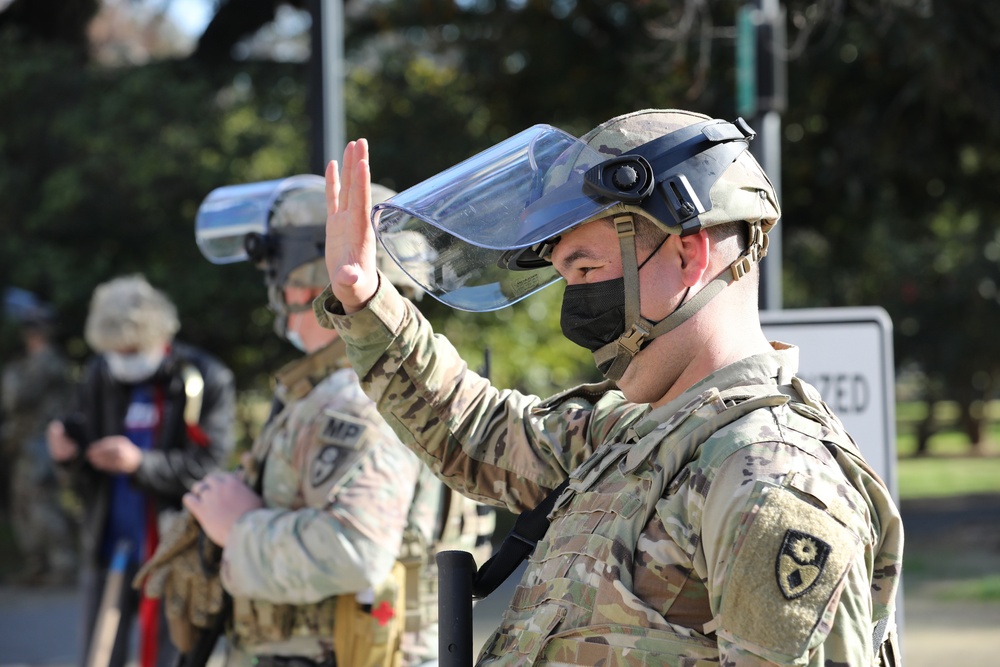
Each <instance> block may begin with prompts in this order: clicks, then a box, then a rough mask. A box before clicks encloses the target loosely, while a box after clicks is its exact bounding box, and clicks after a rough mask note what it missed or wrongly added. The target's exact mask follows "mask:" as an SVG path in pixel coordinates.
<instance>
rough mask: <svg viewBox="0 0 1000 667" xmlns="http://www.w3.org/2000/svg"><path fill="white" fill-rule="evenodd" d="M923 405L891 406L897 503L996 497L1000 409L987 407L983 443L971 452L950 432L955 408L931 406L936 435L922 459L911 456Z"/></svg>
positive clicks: (961, 436) (924, 411)
mask: <svg viewBox="0 0 1000 667" xmlns="http://www.w3.org/2000/svg"><path fill="white" fill-rule="evenodd" d="M927 409H928V408H927V406H926V404H924V403H916V402H914V403H898V404H897V405H896V432H897V434H898V435H897V437H896V451H897V456H898V458H897V463H896V472H897V474H898V477H899V496H900V498H901V499H904V500H906V499H915V498H941V497H947V496H956V495H966V494H974V493H1000V404H997V402H992V403H990V404H989V406H987V408H986V409H987V412H986V415H987V417H988V418H989V419H990V422H989V424H988V425H987V426H986V428H985V429H984V431H985V434H986V442H985V443H984V444H983V446H982V447H981V450H980V451H979V452H973V450H972V447H971V445H970V443H969V439H968V437H966V435H965V434H964V433H962V432H960V431H958V430H957V429H956V428H955V420H956V417H957V412H958V410H957V406H956V405H955V404H954V403H951V402H947V401H943V402H941V403H938V404H936V405H935V406H934V408H933V409H934V413H935V418H936V419H937V420H938V422H939V423H940V429H939V430H938V431H937V432H936V433H935V434H934V435H932V436H931V437H930V439H929V440H928V446H927V453H928V455H927V456H919V457H918V456H914V452H915V451H916V446H917V439H916V436H915V435H914V434H915V432H916V425H917V423H918V422H919V421H920V420H921V419H923V418H924V416H925V415H926V414H927Z"/></svg>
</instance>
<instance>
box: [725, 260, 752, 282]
mask: <svg viewBox="0 0 1000 667" xmlns="http://www.w3.org/2000/svg"><path fill="white" fill-rule="evenodd" d="M752 266H753V262H751V261H750V258H749V257H748V256H746V255H743V256H742V257H740V258H739V259H738V260H736V261H735V262H733V264H732V266H731V267H730V268H731V269H732V271H733V282H736V281H737V280H739V279H740V278H742V277H743V276H745V275H746V274H747V273H749V272H750V267H752Z"/></svg>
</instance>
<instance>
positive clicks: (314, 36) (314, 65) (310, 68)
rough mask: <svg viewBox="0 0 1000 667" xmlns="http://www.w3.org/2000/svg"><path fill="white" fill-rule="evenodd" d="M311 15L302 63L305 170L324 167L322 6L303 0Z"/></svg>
mask: <svg viewBox="0 0 1000 667" xmlns="http://www.w3.org/2000/svg"><path fill="white" fill-rule="evenodd" d="M306 7H308V8H309V15H310V16H311V17H312V25H311V26H310V28H309V62H308V64H307V65H306V81H307V86H306V90H307V93H306V110H307V115H308V116H309V173H311V174H323V173H324V172H325V171H326V151H325V135H324V124H323V119H324V113H325V109H324V106H323V13H322V12H323V8H322V4H321V2H320V0H307V2H306Z"/></svg>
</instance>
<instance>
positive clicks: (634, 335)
mask: <svg viewBox="0 0 1000 667" xmlns="http://www.w3.org/2000/svg"><path fill="white" fill-rule="evenodd" d="M648 336H649V329H647V328H646V327H644V326H643V325H642V323H640V322H636V323H635V324H633V325H632V328H631V329H630V330H629V332H628V333H625V334H622V336H621V338H619V339H618V345H619V346H621V347H623V348H625V349H626V350H628V351H629V353H630V354H631V355H632V356H633V357H634V356H635V355H637V354H639V350H640V349H642V342H643V341H644V340H646V338H647V337H648Z"/></svg>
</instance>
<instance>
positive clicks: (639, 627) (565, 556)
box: [480, 379, 901, 667]
mask: <svg viewBox="0 0 1000 667" xmlns="http://www.w3.org/2000/svg"><path fill="white" fill-rule="evenodd" d="M792 382H793V385H794V389H793V388H792V387H789V386H785V387H778V386H776V385H764V386H757V387H737V388H733V389H730V390H727V391H725V392H722V393H720V392H719V391H718V390H716V389H711V390H708V391H706V392H704V393H703V394H701V395H700V396H698V397H697V398H696V399H695V400H694V401H692V402H691V403H689V404H688V405H687V406H685V407H684V408H682V409H681V410H679V411H678V412H676V413H675V414H673V415H672V416H671V417H670V418H669V419H668V420H667V421H665V422H663V423H660V424H655V423H651V422H646V423H640V424H639V425H638V426H639V427H640V428H642V429H643V430H644V432H637V431H636V430H635V429H629V432H628V435H627V437H626V438H625V440H624V441H622V442H610V443H606V444H605V445H603V446H602V447H601V448H600V449H598V451H596V452H595V453H594V455H593V456H592V457H591V458H590V459H588V461H587V462H585V463H584V464H582V465H581V466H580V467H579V468H578V469H577V470H575V471H573V473H572V475H571V478H570V483H569V488H568V489H567V490H566V491H565V492H564V493H563V494H562V495H561V496H560V497H559V499H558V500H557V502H556V505H555V509H554V510H553V512H552V513H551V514H550V520H551V523H550V527H549V530H548V532H547V533H546V536H545V538H544V539H543V540H542V541H540V542H539V543H538V545H537V546H536V548H535V550H534V553H533V554H532V556H531V559H530V563H529V569H528V572H527V573H526V575H525V577H524V579H523V582H527V583H529V584H530V583H531V582H537V583H535V584H534V585H527V586H526V585H524V584H523V583H522V585H519V586H518V587H517V589H516V591H515V593H514V595H513V598H512V600H511V604H510V608H509V609H508V611H507V613H506V615H505V617H504V620H503V622H502V624H501V627H500V629H498V630H497V632H496V633H495V634H494V636H493V637H492V638H491V640H490V641H489V642H487V644H486V646H485V647H484V649H483V652H482V654H481V655H480V664H488V665H491V666H493V665H523V664H545V663H552V664H560V665H597V664H604V665H653V664H656V665H671V666H673V665H685V666H686V667H709V666H711V667H717V666H718V660H719V652H718V646H717V643H716V641H715V640H714V638H712V637H711V634H712V632H713V631H714V630H715V628H714V627H713V626H714V625H716V623H715V622H714V621H711V622H709V623H708V624H707V625H708V626H709V627H705V628H702V632H698V631H696V630H692V629H691V628H688V627H682V626H678V625H673V624H671V623H669V622H667V621H665V619H664V617H663V616H662V615H661V614H660V612H659V611H657V610H655V609H652V608H650V607H649V606H648V605H647V604H646V603H645V602H644V601H643V600H641V599H640V598H639V597H637V596H636V595H635V594H634V593H633V590H634V585H633V584H634V581H633V578H632V573H633V567H638V566H639V564H636V563H633V555H634V553H635V546H636V545H637V544H638V541H639V538H640V534H641V532H642V531H643V529H644V528H645V527H646V526H647V524H649V522H650V520H651V518H652V516H653V513H654V512H655V511H656V506H657V504H658V503H659V502H661V499H663V498H664V492H665V491H666V490H667V489H668V486H671V483H672V482H674V481H675V478H677V477H678V475H679V474H685V472H686V467H687V466H688V464H689V463H691V462H692V461H694V460H696V459H699V458H702V459H704V458H706V457H707V458H708V459H710V461H709V464H716V463H721V462H722V461H723V460H724V459H725V458H727V457H728V456H730V455H732V454H733V453H734V452H736V451H738V450H739V449H741V448H742V447H745V446H747V445H751V444H753V443H754V442H757V441H759V440H760V438H759V437H758V436H757V434H759V433H762V432H766V429H767V428H773V425H774V423H775V422H774V420H775V416H779V418H780V419H783V420H786V421H788V422H811V423H812V424H813V427H815V425H816V422H817V421H823V422H825V423H827V424H833V423H834V422H835V421H836V417H834V416H833V415H832V413H830V412H829V410H828V409H827V408H826V406H825V405H823V404H822V402H821V401H820V400H819V399H818V394H816V393H815V390H813V389H811V388H809V387H808V386H806V385H803V384H802V383H800V382H799V381H798V380H797V379H793V380H792ZM790 400H794V401H795V402H794V403H792V406H791V409H784V408H782V407H781V406H785V405H786V404H789V402H790ZM803 401H805V402H803ZM776 408H777V409H776ZM831 420H832V421H831ZM837 423H838V424H839V422H837ZM729 425H732V427H731V428H729V429H727V431H726V433H727V435H728V436H732V434H733V433H734V432H735V433H740V434H746V437H727V438H723V439H718V440H717V441H713V443H712V446H711V447H708V448H705V449H702V445H703V444H704V443H705V442H706V441H707V440H709V439H710V438H711V437H712V436H713V435H714V434H716V433H717V432H719V431H720V430H721V429H723V428H725V427H727V426H729ZM762 429H763V430H762ZM813 430H815V428H813ZM827 440H829V439H827ZM832 440H833V442H832V444H833V445H835V446H836V447H837V448H839V449H841V450H843V451H844V452H847V453H848V454H849V455H850V457H851V458H852V459H856V460H857V461H858V462H859V465H864V464H863V462H861V457H860V454H859V453H858V451H857V449H856V446H855V445H854V443H853V442H851V440H850V438H849V437H848V436H847V435H846V433H844V431H843V429H842V428H840V429H838V430H836V431H834V432H833V436H832ZM816 446H817V447H823V446H824V445H823V443H821V442H818V441H817V442H816ZM664 523H665V524H669V522H664ZM665 528H666V530H667V531H668V533H669V532H670V531H672V530H676V531H686V532H687V533H688V534H691V533H692V532H693V533H694V534H696V535H700V534H701V526H700V523H699V525H695V526H690V525H688V526H671V525H665ZM886 548H887V549H888V550H889V551H890V552H892V553H896V554H899V553H901V550H900V549H901V544H889V545H886ZM689 555H690V554H689ZM692 560H693V561H694V565H695V570H696V574H697V575H698V576H699V577H700V578H701V579H702V580H707V579H708V572H707V571H706V570H705V563H704V560H701V561H700V562H699V560H698V558H697V557H695V556H693V557H692ZM685 594H686V595H689V594H690V593H685ZM685 603H688V604H697V605H701V606H703V607H704V608H705V609H708V608H709V599H708V592H707V589H704V590H703V591H702V598H701V599H700V602H699V601H698V600H695V601H691V600H685ZM882 620H883V619H880V618H876V619H872V624H873V627H875V626H876V625H877V624H878V623H879V622H880V621H882ZM878 643H881V642H878ZM873 664H874V662H873Z"/></svg>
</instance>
